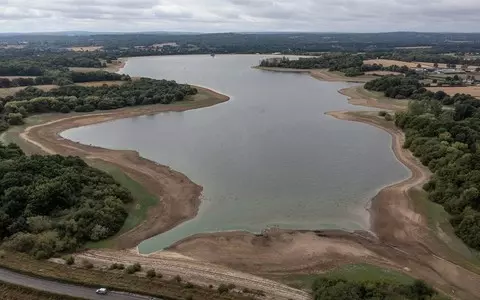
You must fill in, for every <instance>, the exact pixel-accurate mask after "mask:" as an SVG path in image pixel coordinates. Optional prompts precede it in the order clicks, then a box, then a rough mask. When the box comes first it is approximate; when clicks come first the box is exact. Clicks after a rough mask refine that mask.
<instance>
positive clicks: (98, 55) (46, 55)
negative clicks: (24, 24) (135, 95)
mask: <svg viewBox="0 0 480 300" xmlns="http://www.w3.org/2000/svg"><path fill="white" fill-rule="evenodd" d="M106 60H111V58H110V57H107V54H106V53H102V52H92V53H87V52H85V53H84V52H73V51H60V50H57V51H54V50H49V49H36V48H35V49H30V48H27V49H2V50H0V76H42V75H47V74H46V72H47V71H49V70H63V71H67V70H68V68H69V67H87V68H101V67H105V66H106Z"/></svg>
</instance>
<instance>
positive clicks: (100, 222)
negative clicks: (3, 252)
mask: <svg viewBox="0 0 480 300" xmlns="http://www.w3.org/2000/svg"><path fill="white" fill-rule="evenodd" d="M130 201H132V197H131V195H130V193H129V192H128V191H127V190H126V189H125V188H123V187H121V186H120V185H119V184H117V183H116V182H115V181H114V180H113V178H112V177H111V176H109V175H107V174H106V173H103V172H102V171H99V170H97V169H94V168H91V167H89V166H88V165H87V164H86V163H85V162H84V161H82V160H81V159H80V158H78V157H63V156H59V155H51V156H40V155H33V156H26V155H24V154H23V152H22V150H21V149H20V148H19V147H18V146H16V145H14V144H10V145H8V146H3V145H0V240H1V246H2V247H4V248H6V249H10V250H13V251H19V252H25V253H29V254H31V255H33V256H35V257H36V258H39V259H41V258H48V257H51V256H52V255H54V254H55V253H58V252H64V251H72V250H75V249H77V248H78V247H80V246H81V245H82V244H83V243H85V242H87V241H98V240H101V239H104V238H106V237H109V236H111V235H113V234H115V233H116V232H118V230H119V229H120V228H121V227H122V225H123V223H124V221H125V218H126V217H127V212H126V210H125V208H124V205H125V204H126V203H128V202H130Z"/></svg>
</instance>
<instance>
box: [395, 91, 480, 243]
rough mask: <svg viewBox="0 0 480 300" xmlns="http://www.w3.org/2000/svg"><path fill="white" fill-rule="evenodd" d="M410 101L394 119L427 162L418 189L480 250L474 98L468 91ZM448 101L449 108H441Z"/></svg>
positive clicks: (479, 151)
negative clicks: (428, 172)
mask: <svg viewBox="0 0 480 300" xmlns="http://www.w3.org/2000/svg"><path fill="white" fill-rule="evenodd" d="M440 96H442V94H441V93H437V94H435V95H434V98H433V99H430V98H427V99H424V100H419V101H412V102H411V103H410V108H409V110H408V112H402V113H397V114H396V117H395V123H396V125H397V126H399V127H400V128H402V129H403V130H405V133H406V141H405V147H406V148H408V149H410V150H411V151H412V152H413V154H414V155H415V156H417V157H419V159H420V160H421V162H422V163H423V164H424V165H426V166H428V168H429V169H430V170H431V171H432V172H433V177H432V179H431V180H430V182H429V183H427V184H426V185H425V186H424V188H425V190H426V191H427V192H428V193H429V198H430V200H432V201H434V202H436V203H439V204H442V205H443V207H444V208H445V210H446V211H447V212H449V213H450V214H451V215H452V218H451V224H452V225H453V227H454V229H455V233H456V234H457V235H458V236H459V237H460V238H461V239H462V240H463V241H464V242H465V243H466V244H467V245H469V246H470V247H472V248H475V249H480V192H479V187H480V148H479V146H480V145H479V140H480V102H479V101H478V100H477V99H475V98H473V97H471V96H470V95H455V96H454V97H445V98H443V99H438V100H437V99H435V97H436V98H440ZM444 99H449V100H448V101H449V102H453V109H442V101H444Z"/></svg>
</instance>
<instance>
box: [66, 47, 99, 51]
mask: <svg viewBox="0 0 480 300" xmlns="http://www.w3.org/2000/svg"><path fill="white" fill-rule="evenodd" d="M67 49H68V50H71V51H75V52H86V51H97V50H100V49H103V46H87V47H70V48H67Z"/></svg>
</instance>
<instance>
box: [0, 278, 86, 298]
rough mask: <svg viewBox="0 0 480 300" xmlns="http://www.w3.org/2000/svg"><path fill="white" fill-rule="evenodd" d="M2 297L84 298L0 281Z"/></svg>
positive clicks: (0, 294)
mask: <svg viewBox="0 0 480 300" xmlns="http://www.w3.org/2000/svg"><path fill="white" fill-rule="evenodd" d="M0 296H2V298H3V299H7V300H29V299H36V300H82V299H84V298H77V297H71V296H67V295H58V294H54V293H49V292H45V291H39V290H35V289H31V288H29V287H24V286H19V285H15V284H11V283H8V282H3V281H0Z"/></svg>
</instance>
